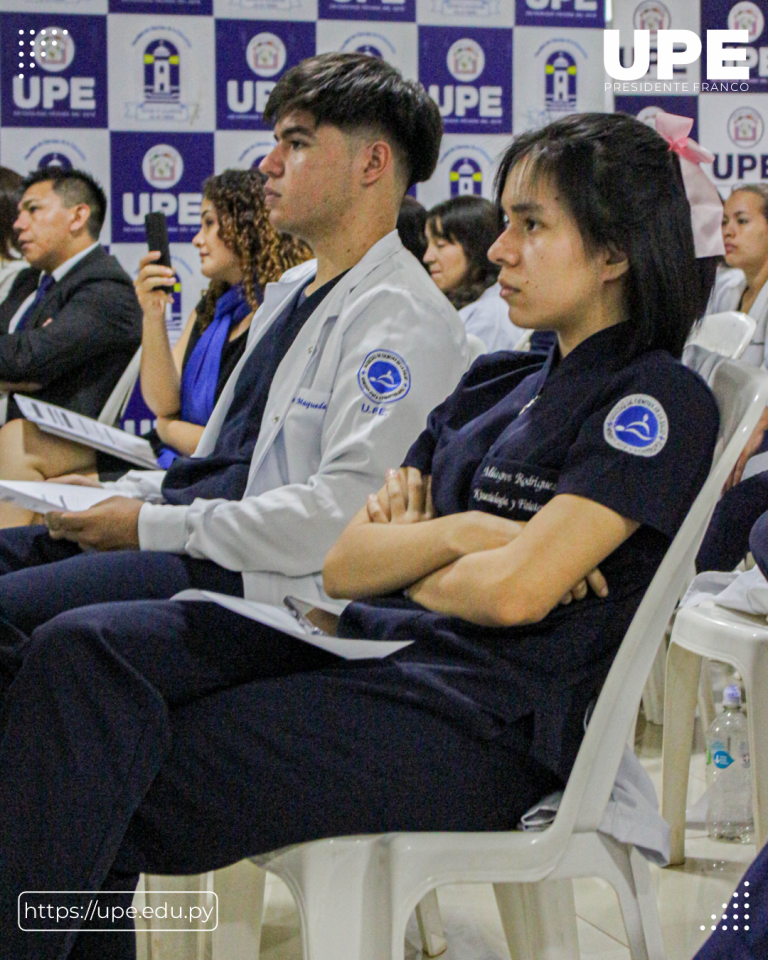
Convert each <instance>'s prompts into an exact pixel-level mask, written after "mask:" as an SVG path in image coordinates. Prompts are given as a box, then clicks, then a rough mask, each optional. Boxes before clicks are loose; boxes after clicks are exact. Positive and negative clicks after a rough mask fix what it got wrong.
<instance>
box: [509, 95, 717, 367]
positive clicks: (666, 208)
mask: <svg viewBox="0 0 768 960" xmlns="http://www.w3.org/2000/svg"><path fill="white" fill-rule="evenodd" d="M522 160H525V161H526V164H527V165H528V170H529V173H530V177H531V181H532V184H533V183H535V181H536V180H538V179H542V178H543V179H547V180H550V181H551V182H552V183H553V185H554V186H555V188H556V189H557V193H558V196H559V198H560V200H561V201H562V203H563V204H564V205H565V206H566V207H567V208H568V209H569V210H570V212H571V214H572V216H573V218H574V220H575V221H576V224H577V226H578V229H579V232H580V233H581V237H582V240H583V242H584V245H585V248H586V249H587V250H598V249H605V248H609V249H615V250H617V251H622V252H624V253H625V254H626V255H627V257H628V259H629V271H628V275H627V283H626V309H627V315H628V322H627V325H626V327H627V332H626V345H627V351H628V354H629V355H636V354H639V353H642V352H644V351H646V350H652V349H663V350H668V351H669V352H670V353H671V354H672V355H673V356H675V357H679V356H680V355H681V354H682V352H683V347H684V346H685V342H686V340H687V338H688V335H689V333H690V331H691V328H692V326H693V324H694V323H695V321H696V320H697V319H698V317H699V316H700V312H701V307H700V304H701V279H700V275H699V272H698V270H697V266H696V258H695V252H694V247H693V234H692V232H691V210H690V206H689V204H688V200H687V199H686V196H685V189H684V187H683V179H682V174H681V172H680V163H679V161H678V158H677V155H676V154H675V153H672V152H671V151H670V150H669V145H668V144H667V142H666V140H664V139H663V138H662V137H660V136H659V134H658V133H656V131H655V130H652V129H651V128H650V127H648V126H646V125H645V124H644V123H641V122H640V121H639V120H636V119H635V118H634V117H629V116H626V115H623V114H605V113H583V114H575V115H573V116H570V117H567V118H565V119H563V120H558V121H556V122H555V123H551V124H550V125H549V126H547V127H544V128H543V129H541V130H536V131H531V132H528V133H524V134H522V135H521V136H520V137H518V138H517V139H516V140H515V141H514V142H513V143H512V145H511V146H510V147H509V149H508V150H507V152H506V153H505V154H504V157H503V159H502V161H501V166H500V167H499V172H498V174H497V176H496V191H497V197H498V200H499V203H500V202H501V195H502V193H503V190H504V185H505V183H506V181H507V177H508V176H509V173H510V171H511V170H512V168H513V167H515V166H516V165H517V164H518V163H520V162H521V161H522Z"/></svg>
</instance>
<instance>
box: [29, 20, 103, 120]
mask: <svg viewBox="0 0 768 960" xmlns="http://www.w3.org/2000/svg"><path fill="white" fill-rule="evenodd" d="M31 32H32V31H30V33H31ZM20 56H23V54H20ZM31 56H32V58H33V59H34V61H35V63H36V64H37V65H38V66H39V67H41V68H42V70H43V71H44V72H46V73H53V74H56V73H61V71H62V70H66V69H67V67H70V66H71V65H72V61H73V60H74V59H75V41H74V40H73V39H72V35H71V34H70V33H69V31H68V30H64V29H63V28H62V27H45V28H44V29H42V30H40V31H38V33H37V36H36V37H35V39H34V41H33V46H32V54H31ZM33 66H34V64H33ZM26 79H27V81H28V87H27V90H26V91H25V87H24V81H25V75H24V74H23V73H19V74H14V77H13V103H14V105H15V106H17V107H19V108H20V109H22V110H35V109H36V108H37V107H39V106H40V104H41V102H42V107H43V110H54V109H56V106H57V104H59V103H60V102H61V101H64V100H66V99H67V97H69V109H70V110H95V109H96V98H95V93H94V89H95V86H96V78H95V77H70V78H69V79H68V80H67V78H66V77H56V76H53V77H40V76H29V77H27V78H26Z"/></svg>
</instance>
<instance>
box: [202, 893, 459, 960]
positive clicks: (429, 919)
mask: <svg viewBox="0 0 768 960" xmlns="http://www.w3.org/2000/svg"><path fill="white" fill-rule="evenodd" d="M416 921H417V923H418V924H419V933H420V934H421V944H422V946H423V948H424V953H426V955H427V956H428V957H439V956H440V954H441V953H445V951H446V950H447V949H448V941H447V940H446V939H445V937H444V936H443V920H442V917H441V916H440V904H439V903H438V902H437V890H430V892H429V893H428V894H427V895H426V896H424V897H422V898H421V900H420V901H419V903H418V904H417V906H416ZM214 960H216V958H215V957H214Z"/></svg>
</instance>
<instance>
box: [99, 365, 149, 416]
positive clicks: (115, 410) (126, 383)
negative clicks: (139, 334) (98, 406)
mask: <svg viewBox="0 0 768 960" xmlns="http://www.w3.org/2000/svg"><path fill="white" fill-rule="evenodd" d="M140 372H141V347H139V349H138V350H137V351H136V353H134V355H133V356H132V357H131V360H130V362H129V364H128V366H127V367H126V368H125V370H124V371H123V375H122V376H121V377H120V379H119V380H118V381H117V383H116V384H115V388H114V390H113V391H112V393H111V394H110V395H109V398H108V400H107V402H106V403H105V404H104V406H103V408H102V410H101V413H100V414H99V418H98V419H99V423H106V424H109V426H110V427H111V426H112V425H113V424H114V423H116V421H117V420H118V419H119V417H120V416H121V415H122V413H123V410H124V409H125V405H126V404H127V403H128V400H129V399H130V396H131V393H132V391H133V388H134V386H135V385H136V381H137V380H138V379H139V373H140Z"/></svg>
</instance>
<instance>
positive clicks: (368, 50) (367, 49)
mask: <svg viewBox="0 0 768 960" xmlns="http://www.w3.org/2000/svg"><path fill="white" fill-rule="evenodd" d="M355 53H365V54H367V55H368V56H369V57H376V59H377V60H383V59H384V54H383V53H382V52H381V50H379V48H378V47H374V45H373V44H372V43H363V44H361V45H360V46H359V47H355Z"/></svg>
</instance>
